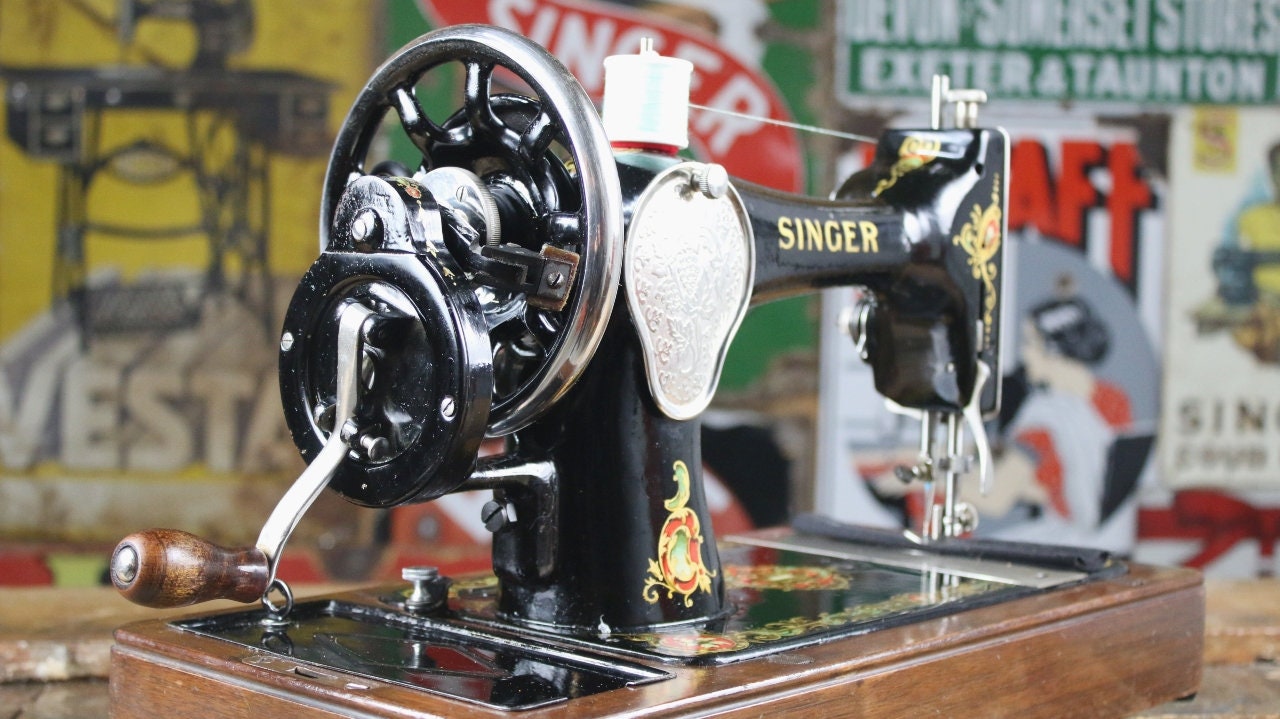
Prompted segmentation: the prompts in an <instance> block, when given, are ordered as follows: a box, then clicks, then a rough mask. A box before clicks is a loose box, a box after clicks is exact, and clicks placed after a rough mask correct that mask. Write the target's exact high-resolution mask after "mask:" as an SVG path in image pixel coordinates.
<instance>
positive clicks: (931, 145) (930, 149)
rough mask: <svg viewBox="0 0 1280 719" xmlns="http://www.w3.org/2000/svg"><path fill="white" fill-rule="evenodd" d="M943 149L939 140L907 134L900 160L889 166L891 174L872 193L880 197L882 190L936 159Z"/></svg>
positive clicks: (901, 149) (900, 148) (899, 150)
mask: <svg viewBox="0 0 1280 719" xmlns="http://www.w3.org/2000/svg"><path fill="white" fill-rule="evenodd" d="M941 151H942V143H941V142H940V141H938V140H934V139H929V138H923V137H916V136H915V135H907V139H905V140H903V141H902V146H901V147H899V148H898V161H897V162H895V163H893V167H891V168H889V176H888V177H886V178H884V179H883V180H881V181H880V182H878V183H876V189H875V190H874V191H873V192H872V193H871V194H872V195H873V196H877V197H878V196H879V195H880V193H881V192H884V191H885V190H887V189H889V188H890V187H893V186H894V185H896V184H898V180H899V179H900V178H901V177H902V176H903V175H905V174H907V173H908V172H911V171H912V170H915V169H918V168H921V167H924V166H925V165H927V164H929V163H930V162H933V161H934V160H936V159H937V158H938V153H939V152H941Z"/></svg>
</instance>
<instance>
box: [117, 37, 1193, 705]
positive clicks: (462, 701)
mask: <svg viewBox="0 0 1280 719" xmlns="http://www.w3.org/2000/svg"><path fill="white" fill-rule="evenodd" d="M458 64H460V65H461V66H462V68H463V69H464V72H465V83H464V91H463V97H462V102H461V107H460V108H446V109H444V110H443V111H440V110H436V109H435V108H424V107H423V106H421V105H420V103H419V101H418V99H417V97H416V95H415V92H414V86H415V85H416V84H417V83H418V82H419V81H420V80H421V79H422V77H423V76H424V75H425V74H426V73H429V72H433V71H443V70H444V69H445V68H454V67H457V66H458ZM606 69H607V70H608V73H609V81H608V86H607V87H606V91H605V102H604V111H603V112H604V117H603V121H602V119H601V117H600V116H599V115H598V114H597V112H596V109H595V107H594V105H593V104H592V103H591V101H590V100H589V99H588V98H587V96H586V95H585V93H584V92H583V91H582V89H581V87H580V86H579V85H578V83H577V82H576V81H575V80H574V78H573V77H572V76H571V75H569V74H568V72H567V71H566V70H564V68H563V67H562V66H560V65H559V63H558V62H557V61H556V60H554V59H553V58H552V57H551V56H550V55H548V54H547V53H546V52H545V51H544V50H543V49H542V48H540V47H538V46H537V45H536V44H534V43H532V42H530V41H529V40H527V39H526V38H524V37H521V36H518V35H515V34H513V33H510V32H507V31H504V30H500V29H496V28H492V27H486V26H457V27H451V28H446V29H442V30H439V31H436V32H433V33H430V34H427V35H424V36H423V37H421V38H419V39H418V40H416V41H414V42H412V43H410V44H409V45H407V46H406V47H405V48H403V49H402V50H401V51H400V52H399V53H398V54H396V55H395V56H394V57H392V58H391V59H390V60H388V61H387V62H386V63H385V64H383V65H382V66H381V67H380V68H379V69H378V70H377V71H376V72H375V74H374V75H373V77H372V79H371V80H370V81H369V83H368V85H367V86H366V87H365V89H364V90H363V91H362V92H361V94H360V95H359V97H358V98H357V99H356V101H355V104H354V106H353V107H352V109H351V111H350V114H349V115H348V117H347V120H346V122H345V124H344V125H343V127H342V130H341V131H340V133H339V136H338V138H337V140H336V145H335V147H334V149H333V153H332V157H331V160H330V165H329V169H328V174H327V176H326V179H325V185H324V188H323V199H322V210H321V212H322V215H321V227H320V232H321V248H322V250H321V253H320V256H319V258H318V259H317V260H316V261H315V263H314V265H313V266H312V267H311V269H310V270H309V271H308V273H307V274H306V276H305V277H304V278H303V279H302V281H301V282H300V283H299V285H298V288H297V291H296V293H295V295H294V298H293V300H292V302H291V304H290V307H289V310H288V313H287V316H286V318H285V321H284V326H283V328H282V330H281V334H280V378H281V392H282V396H283V404H284V411H285V413H286V416H287V419H288V423H289V427H290V430H291V432H292V436H293V438H294V441H295V442H296V444H297V445H298V447H299V449H300V450H301V452H302V454H303V456H304V457H305V458H306V460H307V462H308V463H309V465H308V467H307V469H306V470H305V472H304V473H303V474H302V476H301V477H299V479H298V480H297V481H296V483H295V484H294V485H293V486H292V487H291V488H290V489H289V490H288V492H287V493H286V494H285V495H284V497H283V498H282V500H281V501H280V503H279V505H278V506H277V507H276V509H275V511H274V512H273V513H272V514H271V516H270V517H269V518H268V519H267V521H266V524H265V525H264V527H263V529H262V532H261V535H260V536H259V538H258V541H257V543H256V545H255V546H254V547H250V548H242V549H225V548H221V547H216V546H214V545H212V544H209V543H208V542H205V541H204V540H202V539H199V538H198V537H195V536H193V535H190V534H187V533H185V532H179V531H176V530H149V531H145V532H140V533H138V534H134V535H131V536H130V537H127V538H126V539H125V540H124V541H122V542H121V543H120V545H119V546H118V547H117V548H116V550H115V553H114V555H113V557H112V561H111V577H112V580H113V582H114V583H115V585H116V586H117V588H119V589H120V591H121V592H122V593H123V594H124V595H125V596H126V597H128V598H129V599H131V600H133V601H135V602H138V603H141V604H145V605H149V606H156V607H173V606H184V605H188V604H194V603H197V602H201V601H205V600H210V599H226V598H230V599H236V600H239V601H241V602H246V603H254V602H261V606H260V607H259V608H255V609H249V610H239V611H231V612H220V613H216V614H212V615H205V616H197V617H194V618H187V619H180V620H177V621H173V622H160V621H155V622H150V623H147V624H143V625H136V626H134V627H129V628H125V629H123V630H121V631H120V632H119V633H118V634H117V646H116V648H115V650H114V658H113V674H112V697H113V710H114V711H115V713H116V715H118V716H141V715H143V714H146V715H156V714H160V715H181V714H183V713H184V709H186V710H191V709H192V707H193V705H192V704H189V702H193V701H198V702H199V707H200V708H199V711H200V713H201V714H203V715H206V716H238V715H240V712H242V711H252V712H253V713H255V714H260V713H263V712H265V713H267V714H270V715H275V716H291V715H302V714H304V713H306V712H329V713H331V714H334V715H338V714H352V713H356V714H359V715H368V716H421V715H427V714H430V715H433V716H435V715H442V716H458V715H462V714H472V715H480V716H486V715H507V714H508V713H509V712H512V711H516V710H520V711H522V714H521V715H522V716H539V717H541V716H565V715H572V716H614V715H627V716H639V715H647V714H653V715H674V714H679V715H711V714H716V715H717V716H719V715H725V716H736V715H739V714H751V715H758V714H760V713H762V712H765V711H777V712H787V711H795V712H810V713H816V715H822V716H836V715H845V714H854V715H885V716H900V715H904V714H905V713H906V712H908V711H915V710H918V709H919V708H920V707H928V708H929V710H930V711H934V712H937V713H939V714H941V715H958V714H966V713H974V712H977V713H980V714H982V715H999V714H1012V713H1017V714H1019V715H1021V716H1064V715H1080V716H1098V715H1100V714H1124V713H1128V712H1132V711H1136V710H1138V709H1140V708H1142V707H1144V706H1148V705H1151V704H1156V703H1159V702H1163V701H1168V700H1171V699H1174V698H1178V697H1181V696H1186V695H1188V694H1191V693H1194V691H1195V690H1196V688H1197V685H1198V682H1199V672H1200V668H1199V661H1200V659H1199V657H1200V650H1201V646H1200V637H1201V636H1202V634H1203V616H1204V614H1203V612H1204V610H1203V594H1202V590H1201V585H1200V579H1199V575H1198V574H1196V573H1195V572H1190V571H1186V570H1166V569H1156V568H1151V567H1144V566H1139V565H1130V564H1126V563H1125V562H1122V561H1119V560H1118V559H1116V558H1113V557H1110V556H1108V555H1107V554H1105V553H1102V552H1096V551H1089V550H1079V549H1072V548H1064V547H1046V546H1032V545H1022V544H1014V543H1004V542H994V541H982V540H975V539H971V538H967V537H966V535H968V534H969V532H970V531H971V530H972V528H973V525H974V522H975V521H976V516H975V514H974V512H973V511H972V510H971V508H969V507H968V506H967V505H965V504H964V503H962V502H960V501H959V500H958V499H957V487H958V485H959V483H960V482H961V481H976V482H978V483H979V484H983V483H985V482H987V481H988V480H987V479H986V477H987V476H988V474H989V472H990V467H991V459H990V452H989V449H988V448H987V445H986V439H985V437H986V435H985V429H984V424H983V422H984V417H986V416H989V415H991V414H992V413H994V412H996V411H997V410H998V407H999V400H1000V390H999V386H998V383H997V382H995V381H994V380H993V379H992V378H996V377H999V376H1000V372H999V366H998V365H999V361H1000V338H1001V334H1000V313H1001V307H1002V304H1001V303H1002V301H1003V299H1004V298H1003V294H1002V282H1003V275H1004V272H1003V258H1004V252H1003V250H1004V248H1003V247H1002V240H1003V238H1004V237H1005V227H1004V221H1005V216H1006V212H1005V197H1006V194H1007V193H1006V184H1007V183H1008V181H1009V177H1008V164H1007V151H1008V147H1007V145H1008V143H1007V139H1006V136H1005V135H1004V133H1003V132H1002V131H1000V130H997V129H984V128H980V127H978V125H977V111H978V105H979V103H980V102H981V101H983V100H984V99H985V96H984V95H983V93H981V92H979V91H972V90H955V89H952V88H950V87H949V85H948V83H947V82H946V80H945V78H939V79H938V80H936V81H935V86H934V88H933V97H932V102H933V113H932V120H933V121H932V123H931V124H932V127H929V128H926V129H912V130H899V129H894V130H889V131H886V132H885V133H884V135H883V136H882V137H881V138H880V140H879V143H878V145H877V150H876V155H875V160H874V162H873V163H872V164H871V166H870V167H869V168H867V169H866V170H864V171H862V172H859V173H857V174H855V175H854V176H852V177H850V178H849V179H848V180H847V181H846V182H844V183H843V185H842V186H841V187H840V188H839V189H838V190H837V191H836V192H835V193H834V194H833V196H832V198H831V199H816V198H811V197H805V196H800V195H791V194H784V193H781V192H777V191H774V190H770V189H767V188H764V187H760V186H756V185H752V184H750V183H746V182H742V181H739V180H737V179H734V178H731V177H729V176H728V175H727V174H726V173H725V171H724V169H723V168H721V167H719V166H717V165H714V164H705V163H701V162H695V161H690V160H686V159H683V158H682V157H680V156H679V154H678V150H679V149H680V148H681V147H683V146H684V143H685V140H684V135H685V132H686V127H687V115H686V113H687V91H688V90H687V89H688V82H689V76H690V71H691V67H690V66H689V64H688V63H687V62H684V61H682V60H677V59H673V58H667V57H662V56H660V55H658V54H657V53H654V52H653V51H652V50H651V49H648V48H642V50H641V52H639V53H637V54H635V55H621V56H615V57H612V58H610V59H609V60H608V61H607V62H606ZM495 78H500V79H501V81H502V82H503V83H504V84H508V85H512V84H514V85H524V86H526V87H525V89H526V92H525V93H522V94H520V93H507V92H495V91H494V88H495V85H496V83H497V81H498V80H497V79H495ZM951 110H954V121H952V120H951V119H950V118H949V117H946V116H947V115H949V114H950V112H949V111H951ZM445 113H452V114H447V115H446V114H445ZM384 117H389V118H392V119H393V121H394V120H398V124H399V128H400V130H402V131H403V134H404V135H406V136H407V137H408V139H409V140H410V141H411V142H412V144H413V146H414V147H415V148H416V150H417V151H418V153H419V154H420V160H417V161H415V162H418V164H417V166H413V165H408V166H406V165H395V164H393V163H382V164H379V165H376V166H371V165H372V162H371V159H370V157H369V154H370V147H371V145H372V144H373V138H374V136H375V133H376V132H377V131H378V128H379V126H380V123H381V122H382V120H383V119H384ZM948 125H949V126H948ZM838 285H856V286H860V287H863V288H865V289H866V297H867V299H866V301H865V302H863V303H862V304H861V305H859V306H858V307H856V308H855V309H854V311H853V312H851V313H850V318H851V319H850V322H849V330H850V335H851V337H852V340H851V341H853V342H855V343H857V346H858V347H859V348H860V350H861V352H862V355H863V357H864V358H865V359H866V360H867V362H869V363H870V365H871V366H872V368H873V370H874V375H875V385H876V389H877V390H878V392H879V393H880V394H882V395H883V396H884V397H885V399H886V400H887V401H889V402H890V403H892V405H893V406H894V407H896V408H897V409H898V410H899V411H901V412H903V413H907V414H909V415H910V416H913V417H915V418H917V419H918V421H919V422H920V428H921V433H920V454H919V459H918V461H917V462H916V463H915V464H914V465H913V466H910V467H903V468H901V470H900V472H899V474H900V476H901V478H902V479H903V480H904V481H911V482H921V483H923V484H924V485H925V487H926V488H927V490H928V496H929V497H930V501H929V504H930V507H929V510H928V512H927V519H926V521H925V522H924V524H923V526H920V527H919V528H918V529H917V530H913V531H910V532H907V533H905V534H904V533H895V532H887V531H883V530H870V529H864V528H858V527H851V526H845V525H839V524H836V523H834V522H831V521H828V520H825V519H823V518H820V517H803V518H800V519H799V520H797V521H796V523H795V524H794V525H793V526H791V527H786V528H775V529H769V530H762V531H757V532H753V533H750V534H745V535H741V536H730V537H723V536H721V537H717V536H716V533H715V529H714V527H713V526H712V524H711V521H710V517H709V513H708V511H707V506H706V499H705V497H704V492H703V485H702V476H701V472H702V463H701V450H700V444H699V442H700V439H699V417H700V415H701V414H702V412H703V411H704V410H705V409H706V408H707V406H708V404H709V403H710V401H711V399H712V395H713V394H714V392H715V390H716V385H717V381H718V378H719V375H720V370H721V365H722V363H723V361H724V356H725V351H726V349H727V347H728V345H729V342H730V340H731V339H732V337H733V335H734V332H735V330H736V329H737V326H738V324H739V322H740V321H741V319H742V317H743V315H744V314H745V313H746V311H747V310H748V308H749V307H751V306H752V305H754V304H759V303H763V302H767V301H771V300H775V299H779V298H784V297H789V296H794V295H797V294H801V293H807V292H812V291H815V290H817V289H820V288H824V287H831V286H838ZM966 437H968V439H966ZM486 438H502V439H503V443H504V451H503V452H501V453H500V454H497V455H493V456H485V457H483V458H478V453H479V449H480V445H481V443H482V441H484V440H485V439H486ZM326 487H328V488H329V489H331V490H333V491H335V492H337V493H339V494H341V495H342V496H343V497H345V498H346V499H348V500H350V501H351V502H353V503H354V504H357V505H361V506H364V507H394V506H400V505H403V504H407V503H412V502H423V501H429V500H431V499H434V498H437V497H440V496H442V495H444V494H446V493H450V492H455V491H462V490H476V489H484V490H492V492H493V500H492V501H491V502H489V504H488V505H486V507H485V509H484V511H483V517H482V519H483V521H484V523H485V525H486V527H487V528H488V529H489V530H490V531H492V532H493V572H492V574H491V575H489V574H486V575H482V576H469V577H455V578H447V577H444V576H441V575H440V574H439V573H438V572H436V571H435V570H433V569H432V568H430V567H417V568H411V569H408V570H406V571H405V576H404V579H405V582H406V583H405V584H399V585H390V586H384V587H374V588H370V589H367V590H359V591H354V592H349V593H346V594H340V595H337V596H331V597H324V598H319V599H306V600H298V601H295V600H294V598H293V596H292V593H291V591H290V589H289V587H288V585H287V584H285V583H284V582H283V581H281V580H280V579H279V578H277V577H276V576H275V567H276V563H277V561H278V560H279V557H280V555H281V552H282V551H283V549H284V545H285V543H286V541H287V540H288V537H289V535H290V533H291V531H292V530H293V528H294V527H295V525H296V524H297V522H298V521H299V519H300V518H301V516H302V515H303V513H304V512H305V511H306V509H307V507H308V506H309V505H310V503H311V502H312V501H313V500H314V499H315V497H316V496H317V495H318V494H319V493H320V492H321V491H322V490H323V489H325V488H326ZM943 678H945V681H943ZM943 684H946V685H947V686H945V687H944V686H943ZM173 687H182V691H176V690H174V689H173ZM191 687H197V688H198V689H199V692H198V693H197V692H192V691H191V690H190V688H191ZM224 698H225V699H226V701H223V700H222V699H224ZM232 698H234V699H235V700H234V701H232V700H231V699H232ZM184 702H187V703H184ZM246 706H249V707H252V709H249V710H246V709H244V707H246ZM308 715H312V714H308Z"/></svg>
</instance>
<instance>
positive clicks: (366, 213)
mask: <svg viewBox="0 0 1280 719" xmlns="http://www.w3.org/2000/svg"><path fill="white" fill-rule="evenodd" d="M377 229H378V216H377V215H376V214H374V212H373V210H368V209H366V210H362V211H361V212H360V214H358V215H356V216H355V219H353V220H352V221H351V237H352V239H354V240H355V241H356V242H364V241H366V240H369V239H370V238H372V237H373V235H374V231H375V230H377Z"/></svg>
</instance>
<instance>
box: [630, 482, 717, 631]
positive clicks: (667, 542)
mask: <svg viewBox="0 0 1280 719" xmlns="http://www.w3.org/2000/svg"><path fill="white" fill-rule="evenodd" d="M673 469H674V472H673V475H672V477H671V479H672V480H673V481H674V482H675V483H676V496H674V497H672V498H671V499H668V500H667V501H665V502H663V503H662V506H663V507H665V508H666V510H667V511H668V512H670V514H668V515H667V521H666V522H664V523H663V525H662V531H661V533H659V534H658V559H657V561H654V560H652V559H650V560H649V576H647V577H645V580H644V591H643V596H644V600H645V601H646V602H648V603H650V604H657V603H658V599H659V596H660V593H659V588H662V589H666V590H667V598H668V599H674V598H675V596H676V595H677V594H679V595H681V596H683V597H684V605H685V606H686V607H689V606H693V599H692V596H693V593H694V592H699V591H701V592H710V591H711V579H712V578H713V577H715V576H716V573H715V572H708V571H707V567H706V565H705V564H703V563H702V544H703V541H704V540H703V538H702V526H701V525H700V523H699V522H698V514H697V513H696V512H694V511H693V510H692V509H690V508H689V507H688V506H686V505H688V503H689V468H688V467H687V466H686V465H685V463H684V462H681V461H679V460H676V462H675V464H674V465H673Z"/></svg>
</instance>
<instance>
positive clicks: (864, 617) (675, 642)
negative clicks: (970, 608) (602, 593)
mask: <svg viewBox="0 0 1280 719" xmlns="http://www.w3.org/2000/svg"><path fill="white" fill-rule="evenodd" d="M1001 586H1002V585H999V584H996V583H992V582H985V581H971V582H965V583H964V584H961V585H959V586H956V587H949V588H947V590H946V595H945V597H944V598H943V600H942V601H943V602H949V601H955V600H957V599H960V598H962V597H967V596H973V595H976V594H983V593H985V592H989V591H992V590H994V589H998V588H1000V587H1001ZM935 603H936V602H934V601H930V600H929V599H928V597H926V596H925V595H922V594H916V593H908V594H899V595H897V596H893V597H890V598H888V599H886V600H884V601H881V602H875V603H872V604H860V605H858V606H856V607H850V608H848V609H844V610H841V611H838V612H822V613H821V614H819V615H818V616H816V617H791V618H790V619H782V620H779V621H776V622H769V623H768V624H762V625H760V626H758V627H752V628H750V629H744V630H741V631H729V632H724V633H719V632H703V631H698V630H696V629H695V630H689V629H684V630H677V631H671V632H661V633H659V632H645V633H639V634H623V635H616V636H618V638H619V639H628V640H631V641H634V642H638V643H640V644H644V645H646V646H648V647H649V648H651V649H653V650H655V651H658V652H660V653H662V654H666V655H668V656H676V657H697V656H703V655H706V654H721V653H724V652H732V651H737V650H740V649H746V648H747V647H749V646H751V645H752V644H768V643H770V642H777V641H782V640H784V639H791V638H794V637H799V636H803V635H806V634H813V633H815V632H821V631H823V630H827V629H832V628H837V627H843V626H846V625H850V624H855V623H857V622H864V621H868V620H871V619H878V618H880V617H883V616H887V615H889V614H897V613H900V612H905V611H909V610H912V609H916V608H918V607H924V606H932V605H934V604H935Z"/></svg>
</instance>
